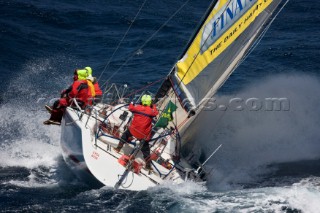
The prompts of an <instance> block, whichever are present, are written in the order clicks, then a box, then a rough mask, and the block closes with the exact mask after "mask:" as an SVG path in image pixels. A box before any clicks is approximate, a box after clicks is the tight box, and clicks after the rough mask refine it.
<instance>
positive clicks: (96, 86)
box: [92, 77, 103, 103]
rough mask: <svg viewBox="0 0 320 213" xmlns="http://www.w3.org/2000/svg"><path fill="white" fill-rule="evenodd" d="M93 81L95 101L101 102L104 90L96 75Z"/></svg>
mask: <svg viewBox="0 0 320 213" xmlns="http://www.w3.org/2000/svg"><path fill="white" fill-rule="evenodd" d="M92 83H93V86H94V91H95V93H96V96H95V97H94V103H100V102H101V100H102V95H103V92H102V90H101V89H100V86H99V84H98V81H97V78H96V77H93V82H92Z"/></svg>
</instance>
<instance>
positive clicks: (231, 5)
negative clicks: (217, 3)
mask: <svg viewBox="0 0 320 213" xmlns="http://www.w3.org/2000/svg"><path fill="white" fill-rule="evenodd" d="M257 1H258V0H231V1H228V2H227V3H226V4H225V5H224V6H223V7H222V8H221V9H220V10H219V12H218V13H217V14H216V15H214V16H213V18H212V19H211V20H210V21H209V22H208V23H207V24H206V25H205V26H204V28H203V33H202V38H201V42H200V45H201V54H202V53H203V52H205V51H206V50H208V49H209V47H210V46H211V45H212V44H214V43H215V42H216V40H217V39H219V38H220V37H221V35H223V33H225V32H226V31H227V30H228V29H229V28H230V27H232V25H233V24H234V23H235V22H236V21H237V20H239V19H240V18H241V17H242V15H243V14H245V13H246V12H247V11H248V10H249V9H250V8H251V7H252V6H253V5H254V4H255V3H256V2H257Z"/></svg>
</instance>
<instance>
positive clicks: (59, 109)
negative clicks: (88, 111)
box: [43, 69, 88, 125]
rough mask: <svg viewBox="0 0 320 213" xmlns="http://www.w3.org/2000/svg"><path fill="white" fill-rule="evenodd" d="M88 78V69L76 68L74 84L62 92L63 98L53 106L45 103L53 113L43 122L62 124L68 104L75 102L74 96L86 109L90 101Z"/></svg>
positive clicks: (46, 123)
mask: <svg viewBox="0 0 320 213" xmlns="http://www.w3.org/2000/svg"><path fill="white" fill-rule="evenodd" d="M86 78H87V71H86V70H84V69H80V70H75V72H74V76H73V80H74V81H73V84H72V85H71V86H70V87H69V88H68V89H66V90H63V91H62V92H61V98H60V99H59V100H57V101H55V102H54V104H53V106H52V107H50V106H48V105H45V108H46V109H47V110H48V111H49V112H50V113H51V116H50V118H49V120H47V121H45V122H43V124H45V125H50V124H55V125H60V124H61V119H62V116H63V114H64V112H65V110H66V108H67V106H70V105H72V104H73V100H72V99H73V98H75V99H76V100H77V103H78V104H79V106H80V107H81V108H82V109H84V107H85V106H86V105H87V103H88V84H87V81H86Z"/></svg>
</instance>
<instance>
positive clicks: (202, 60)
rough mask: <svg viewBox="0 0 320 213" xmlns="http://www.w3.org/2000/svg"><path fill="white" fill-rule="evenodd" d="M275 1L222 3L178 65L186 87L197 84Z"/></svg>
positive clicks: (213, 10)
mask: <svg viewBox="0 0 320 213" xmlns="http://www.w3.org/2000/svg"><path fill="white" fill-rule="evenodd" d="M272 2H273V0H231V1H230V0H220V1H218V3H217V4H216V5H215V7H214V8H213V9H212V11H211V13H210V15H209V16H208V18H207V19H206V21H205V22H204V24H203V26H202V27H201V29H200V31H199V32H198V34H197V35H196V37H195V39H194V40H193V42H192V43H191V45H190V47H189V49H188V50H187V52H186V53H185V55H184V57H183V58H182V59H181V60H179V61H178V62H177V64H176V67H177V75H178V77H179V79H180V80H181V81H182V82H183V83H184V85H187V84H189V83H190V82H191V81H193V80H194V79H195V78H196V77H197V76H198V75H199V74H200V73H201V72H202V71H203V70H204V69H205V68H206V67H207V66H208V65H209V64H210V63H212V62H213V61H214V60H215V59H216V58H217V57H218V56H219V55H220V54H221V53H222V52H223V51H225V50H226V49H227V48H228V47H229V46H230V45H231V44H232V43H233V42H234V41H235V40H236V39H237V38H238V37H239V36H240V35H241V34H242V33H243V32H244V31H245V30H246V29H247V28H248V27H249V26H250V24H251V23H253V22H254V21H255V19H256V17H258V16H259V15H260V14H261V13H262V12H263V11H264V10H265V9H266V8H267V7H268V6H269V5H270V4H271V3H272Z"/></svg>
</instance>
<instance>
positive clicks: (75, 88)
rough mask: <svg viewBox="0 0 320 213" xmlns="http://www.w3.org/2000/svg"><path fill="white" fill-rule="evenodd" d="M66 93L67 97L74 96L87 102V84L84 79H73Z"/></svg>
mask: <svg viewBox="0 0 320 213" xmlns="http://www.w3.org/2000/svg"><path fill="white" fill-rule="evenodd" d="M69 90H71V91H70V92H69V93H68V96H69V98H76V99H77V101H81V102H83V103H84V105H86V104H87V103H88V84H87V81H86V80H77V81H74V82H73V84H72V85H71V87H70V89H69Z"/></svg>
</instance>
